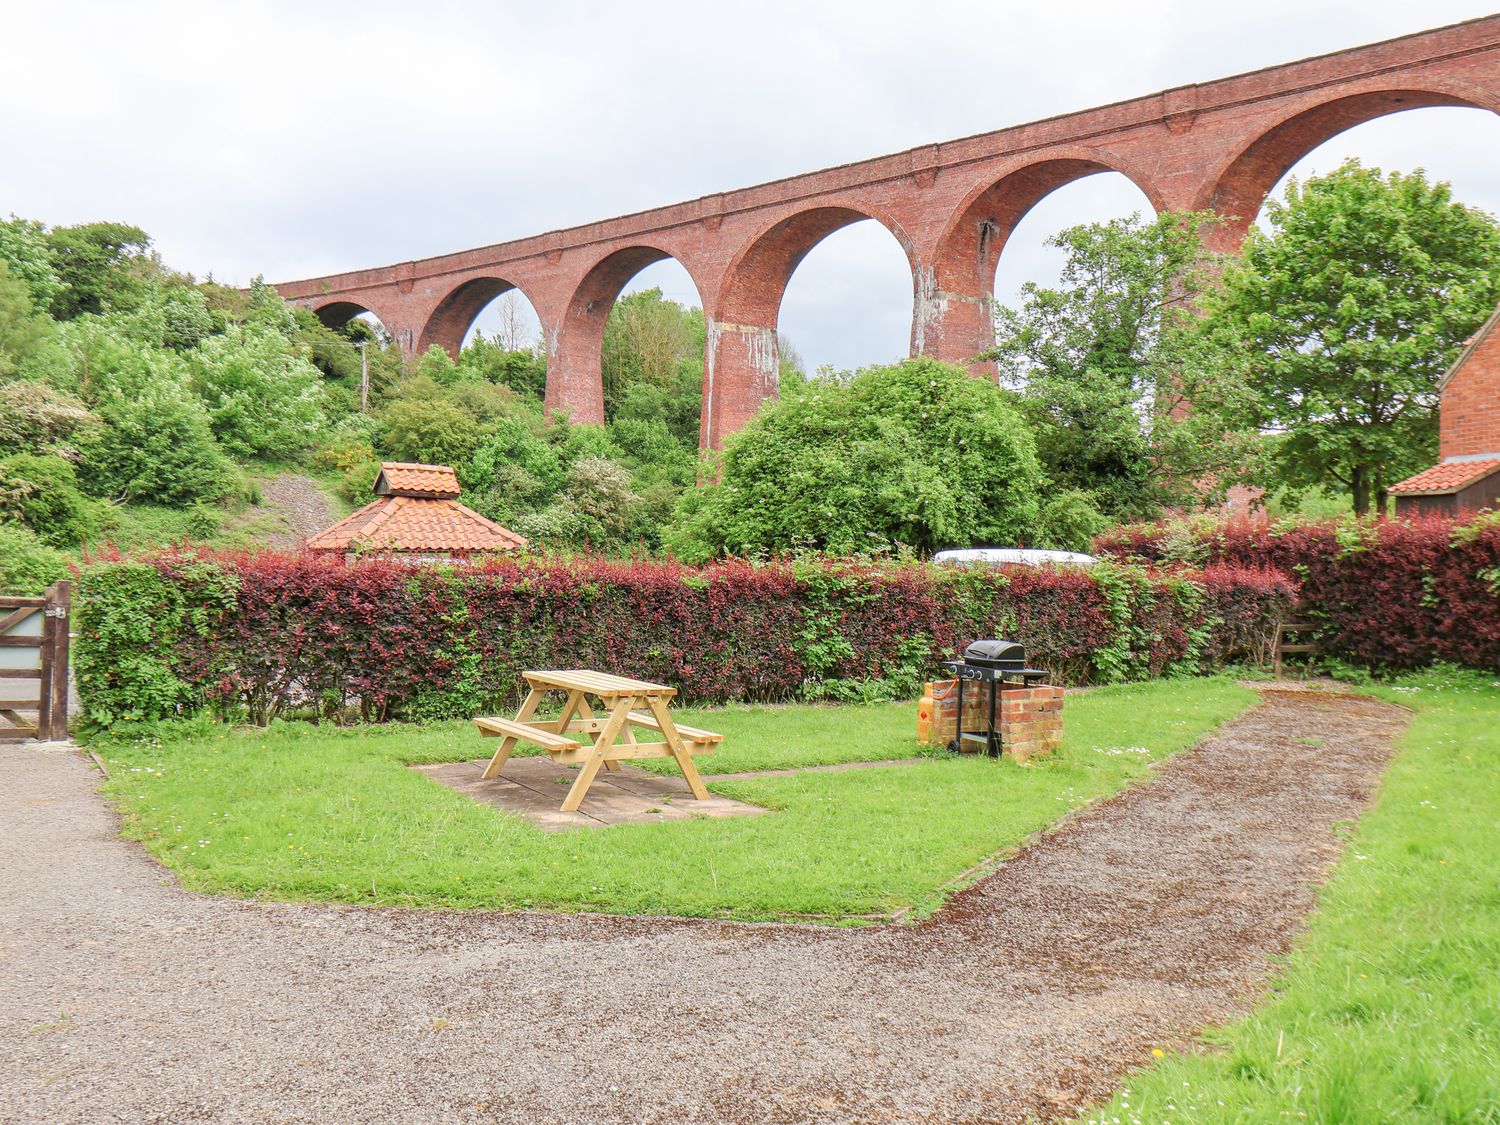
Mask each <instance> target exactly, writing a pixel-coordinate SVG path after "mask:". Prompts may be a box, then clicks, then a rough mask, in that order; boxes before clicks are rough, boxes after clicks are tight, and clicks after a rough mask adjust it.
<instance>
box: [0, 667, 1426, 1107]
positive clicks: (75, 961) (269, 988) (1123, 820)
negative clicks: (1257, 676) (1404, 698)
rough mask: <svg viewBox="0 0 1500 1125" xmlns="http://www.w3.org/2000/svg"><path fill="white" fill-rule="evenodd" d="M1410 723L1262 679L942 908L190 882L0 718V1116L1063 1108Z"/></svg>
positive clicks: (1297, 881)
mask: <svg viewBox="0 0 1500 1125" xmlns="http://www.w3.org/2000/svg"><path fill="white" fill-rule="evenodd" d="M1405 722H1406V714H1405V712H1403V711H1401V710H1399V709H1398V708H1394V707H1390V706H1387V705H1385V704H1381V703H1376V702H1372V701H1370V700H1365V699H1359V698H1355V697H1347V696H1335V695H1327V694H1292V693H1282V692H1271V693H1267V694H1266V695H1265V697H1264V700H1263V702H1262V703H1261V704H1260V705H1259V706H1257V707H1256V708H1254V709H1253V710H1251V711H1250V712H1248V713H1247V714H1246V715H1244V716H1242V717H1241V718H1240V719H1238V720H1236V721H1234V722H1231V723H1229V724H1226V725H1225V726H1224V727H1222V728H1221V729H1220V731H1219V733H1218V734H1217V735H1216V736H1214V737H1212V738H1210V739H1208V740H1207V741H1205V742H1204V743H1202V744H1201V745H1200V746H1198V747H1197V748H1196V749H1194V750H1192V751H1190V752H1188V753H1186V754H1183V755H1181V756H1179V757H1178V758H1177V759H1175V760H1174V761H1173V762H1171V763H1169V764H1168V765H1166V766H1165V767H1163V768H1162V769H1161V770H1160V772H1159V774H1158V775H1157V776H1156V777H1155V778H1154V779H1153V780H1152V781H1150V782H1149V783H1146V784H1143V785H1140V786H1138V787H1137V788H1135V789H1133V790H1131V791H1129V792H1127V793H1126V794H1124V795H1123V796H1121V797H1119V798H1117V799H1115V800H1113V801H1110V802H1106V803H1104V804H1102V805H1099V806H1097V807H1096V808H1095V809H1094V810H1092V811H1090V812H1087V813H1085V814H1083V815H1081V816H1079V817H1077V818H1076V819H1074V820H1073V821H1072V822H1071V823H1070V824H1069V825H1068V826H1067V827H1066V828H1064V829H1063V830H1062V831H1059V832H1056V833H1054V834H1052V835H1050V836H1048V837H1046V838H1044V839H1043V840H1042V841H1040V842H1039V843H1038V844H1036V845H1035V846H1033V847H1032V848H1030V849H1029V850H1028V851H1026V852H1024V853H1023V854H1022V855H1021V856H1019V857H1018V858H1016V859H1015V860H1013V861H1011V862H1010V863H1007V864H1005V865H1004V866H1003V867H1002V868H1001V869H1000V870H999V871H998V872H997V873H996V874H994V875H992V876H991V877H989V878H988V879H986V880H985V881H983V882H982V883H980V884H978V885H977V886H975V887H973V888H971V889H970V890H968V891H965V892H964V893H962V894H960V895H958V896H957V897H956V898H955V899H954V900H953V902H952V904H951V905H950V906H949V907H948V908H947V909H946V910H945V911H944V912H943V913H942V914H941V915H939V916H938V918H937V919H935V920H934V921H932V922H930V923H928V924H926V925H923V926H918V927H904V928H903V927H898V926H883V927H867V928H856V929H833V928H809V927H798V926H780V925H743V924H727V923H717V922H685V921H671V920H651V919H616V918H607V917H590V916H549V915H545V914H534V913H523V914H500V913H481V912H429V911H406V910H390V909H368V908H337V907H327V906H297V905H286V904H261V903H248V902H237V901H232V900H226V899H213V898H204V897H197V896H194V895H190V894H186V893H184V892H182V891H180V890H179V889H177V887H176V884H175V881H174V880H173V879H172V878H171V877H170V876H169V875H168V874H167V873H166V872H165V871H163V869H161V868H159V867H157V866H156V865H155V864H154V863H153V862H152V861H151V860H149V859H148V858H147V857H146V856H145V854H144V853H143V852H142V851H141V850H140V849H139V848H138V847H136V846H135V845H133V844H130V843H127V842H123V841H121V840H119V839H118V838H117V837H116V835H115V821H114V818H113V816H112V814H111V813H110V811H109V810H108V808H107V807H106V805H105V803H104V802H103V801H102V800H101V799H100V798H99V797H98V796H97V795H96V793H95V782H96V776H97V775H96V774H95V773H94V772H93V769H92V767H91V766H89V765H88V764H87V763H86V762H85V761H84V760H83V759H82V758H80V757H78V756H77V755H74V754H70V753H59V752H50V753H49V752H46V751H43V750H40V749H36V748H25V747H9V748H5V749H0V824H3V828H0V871H3V878H0V918H3V919H4V929H3V931H0V1119H3V1120H5V1121H17V1122H21V1121H25V1122H38V1121H47V1122H68V1121H129V1122H156V1121H162V1122H168V1121H169V1122H182V1121H276V1122H293V1121H297V1122H301V1121H339V1122H346V1121H415V1122H425V1121H517V1122H520V1121H525V1122H596V1121H597V1122H616V1121H671V1122H677V1123H681V1122H697V1121H754V1122H762V1121H764V1122H843V1121H862V1122H870V1121H892V1122H896V1121H899V1122H912V1121H943V1122H949V1121H1002V1122H1009V1121H1023V1120H1026V1119H1027V1117H1028V1115H1035V1116H1039V1117H1042V1118H1044V1119H1046V1118H1052V1117H1056V1116H1059V1115H1060V1116H1064V1117H1066V1116H1068V1115H1069V1114H1070V1113H1071V1112H1074V1111H1076V1110H1078V1109H1080V1108H1082V1107H1083V1106H1084V1105H1085V1104H1086V1103H1087V1102H1088V1101H1090V1100H1091V1099H1095V1098H1097V1097H1100V1096H1102V1095H1105V1094H1107V1093H1108V1092H1109V1091H1110V1089H1111V1088H1112V1087H1113V1086H1114V1084H1115V1083H1116V1082H1117V1081H1118V1079H1119V1077H1120V1075H1121V1074H1122V1073H1123V1072H1124V1071H1126V1070H1128V1069H1129V1068H1132V1067H1135V1066H1138V1065H1141V1064H1143V1063H1145V1062H1149V1061H1150V1050H1151V1048H1152V1047H1153V1046H1162V1047H1165V1048H1170V1047H1172V1046H1173V1045H1174V1044H1180V1043H1181V1042H1182V1041H1183V1040H1184V1039H1185V1038H1186V1037H1188V1036H1190V1035H1191V1034H1192V1033H1193V1032H1194V1031H1195V1030H1197V1029H1199V1028H1201V1027H1203V1026H1204V1025H1206V1024H1208V1023H1210V1022H1213V1021H1216V1020H1222V1019H1224V1018H1226V1017H1229V1016H1232V1015H1233V1014H1234V1013H1236V1012H1238V1011H1240V1010H1242V1009H1243V1008H1244V1006H1245V1005H1246V1004H1247V1003H1249V1002H1250V1001H1251V1000H1252V999H1253V997H1254V995H1255V993H1256V991H1257V990H1258V988H1259V987H1260V986H1262V985H1263V983H1264V981H1265V979H1266V976H1267V972H1268V966H1267V958H1268V955H1269V954H1272V953H1274V952H1278V951H1281V950H1284V949H1286V948H1287V946H1288V944H1289V942H1291V940H1292V939H1293V938H1294V937H1295V935H1296V933H1297V932H1298V929H1299V926H1300V924H1301V919H1302V917H1303V915H1304V914H1305V913H1306V911H1307V910H1308V909H1309V908H1310V906H1311V904H1312V899H1313V886H1314V884H1315V883H1316V882H1317V881H1318V880H1319V879H1320V878H1321V877H1322V876H1323V874H1324V873H1325V870H1326V867H1327V865H1328V864H1329V863H1330V862H1331V861H1332V860H1334V859H1335V858H1336V856H1337V854H1338V846H1337V843H1336V840H1335V836H1334V831H1333V826H1334V825H1335V824H1336V822H1339V821H1346V820H1349V819H1351V818H1353V817H1356V816H1357V815H1358V814H1359V812H1360V810H1361V809H1362V807H1363V806H1364V804H1365V803H1366V801H1367V800H1368V799H1369V797H1370V795H1371V793H1372V791H1373V788H1374V786H1375V784H1376V783H1377V781H1378V777H1379V773H1380V770H1381V767H1382V766H1383V764H1384V762H1385V760H1386V758H1387V757H1388V755H1389V754H1390V752H1391V745H1392V740H1393V738H1395V736H1397V735H1398V734H1399V733H1400V731H1401V730H1402V728H1403V727H1404V724H1405ZM1310 743H1316V745H1311V744H1310ZM934 830H935V831H940V830H941V826H940V825H934Z"/></svg>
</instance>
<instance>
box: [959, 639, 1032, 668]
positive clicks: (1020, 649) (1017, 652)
mask: <svg viewBox="0 0 1500 1125" xmlns="http://www.w3.org/2000/svg"><path fill="white" fill-rule="evenodd" d="M964 659H965V660H1005V661H1012V660H1013V661H1015V662H1016V663H1017V664H1025V663H1026V646H1025V645H1022V644H1019V643H1018V642H1016V641H1000V640H982V641H975V642H974V643H973V644H971V645H970V646H969V647H968V648H966V649H964Z"/></svg>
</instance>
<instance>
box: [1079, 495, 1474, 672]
mask: <svg viewBox="0 0 1500 1125" xmlns="http://www.w3.org/2000/svg"><path fill="white" fill-rule="evenodd" d="M1095 547H1096V550H1098V551H1100V552H1101V553H1105V554H1108V555H1111V556H1114V557H1116V558H1119V559H1130V560H1135V561H1140V562H1147V563H1160V562H1163V561H1172V560H1174V559H1183V558H1186V559H1188V560H1190V561H1204V560H1207V561H1210V562H1216V563H1223V564H1227V565H1231V566H1263V567H1271V568H1274V569H1276V570H1278V571H1280V572H1282V573H1284V574H1287V575H1290V576H1292V577H1293V578H1294V579H1295V581H1296V582H1297V585H1298V591H1299V598H1300V601H1301V604H1302V608H1301V611H1300V612H1301V613H1303V614H1305V615H1306V616H1308V617H1310V618H1311V619H1312V620H1314V621H1316V622H1318V624H1319V629H1318V632H1317V637H1318V640H1319V642H1320V643H1321V644H1322V646H1323V648H1324V650H1325V651H1326V652H1328V653H1329V654H1331V655H1334V656H1337V657H1340V658H1343V659H1346V660H1349V661H1352V662H1354V663H1358V664H1363V665H1367V666H1369V667H1373V668H1389V669H1400V668H1417V667H1422V666H1425V665H1428V664H1432V663H1434V662H1439V661H1441V662H1446V663H1450V664H1462V665H1467V666H1469V667H1471V668H1482V669H1486V670H1491V671H1500V514H1495V513H1488V514H1484V515H1480V516H1477V517H1469V518H1468V519H1461V520H1455V519H1452V518H1443V517H1427V518H1422V519H1413V520H1397V519H1383V520H1378V521H1367V522H1365V523H1353V522H1350V521H1328V522H1323V523H1304V524H1295V525H1292V524H1286V525H1278V524H1273V523H1271V522H1270V521H1268V520H1266V519H1240V520H1233V521H1229V522H1225V523H1221V524H1188V525H1184V524H1176V525H1168V524H1155V525H1142V526H1136V527H1129V528H1124V529H1122V530H1120V531H1118V532H1114V533H1111V534H1110V535H1107V536H1104V537H1102V538H1101V539H1100V540H1099V541H1098V542H1097V543H1096V544H1095Z"/></svg>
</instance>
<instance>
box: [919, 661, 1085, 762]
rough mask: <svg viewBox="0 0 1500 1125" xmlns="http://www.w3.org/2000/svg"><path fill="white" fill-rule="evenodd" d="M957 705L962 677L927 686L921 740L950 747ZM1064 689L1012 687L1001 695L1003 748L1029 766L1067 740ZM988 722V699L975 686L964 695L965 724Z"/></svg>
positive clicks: (998, 715) (999, 717) (999, 725)
mask: <svg viewBox="0 0 1500 1125" xmlns="http://www.w3.org/2000/svg"><path fill="white" fill-rule="evenodd" d="M957 706H958V681H957V680H937V681H934V682H933V683H929V684H927V685H926V688H925V690H924V691H923V693H922V699H921V702H920V703H918V705H917V741H918V742H923V743H926V744H927V745H929V746H947V745H948V741H949V739H951V738H952V737H953V731H954V718H955V711H956V709H957ZM1062 710H1063V689H1062V688H1061V687H1060V686H1058V685H1057V684H1033V685H1031V686H1030V687H1024V688H1023V687H1008V688H1006V689H1005V692H1004V694H1002V695H1001V696H1000V697H999V700H998V702H997V704H996V712H995V729H996V731H997V732H998V733H999V735H1000V742H1001V746H1002V747H1003V748H1004V752H1005V753H1006V754H1009V755H1010V756H1011V757H1012V758H1013V759H1015V761H1017V762H1019V763H1020V764H1022V765H1025V764H1026V763H1027V762H1028V761H1030V760H1031V759H1032V758H1036V757H1041V756H1042V755H1045V754H1050V753H1052V751H1054V750H1056V749H1057V748H1058V747H1059V746H1061V745H1062V730H1063V726H1062V722H1063V715H1062ZM988 722H989V699H988V697H987V694H986V693H983V692H979V691H974V692H968V693H965V696H964V729H965V730H977V729H980V728H982V727H984V726H985V725H986V724H987V723H988Z"/></svg>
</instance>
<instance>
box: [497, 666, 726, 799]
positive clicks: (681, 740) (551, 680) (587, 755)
mask: <svg viewBox="0 0 1500 1125" xmlns="http://www.w3.org/2000/svg"><path fill="white" fill-rule="evenodd" d="M522 675H523V676H524V677H525V679H526V683H527V686H528V687H529V688H530V691H528V693H527V695H526V699H525V701H524V702H523V703H522V704H521V709H520V710H519V711H518V712H516V717H515V718H514V719H506V718H498V717H494V718H480V719H475V720H474V725H475V726H476V727H478V728H479V733H480V734H481V735H485V736H488V737H492V738H498V739H500V746H499V748H498V749H496V751H495V755H494V757H493V758H491V759H490V764H489V765H488V766H486V767H485V769H484V773H483V775H482V776H484V777H496V776H498V775H499V773H500V771H501V770H502V769H504V768H505V763H506V762H507V761H508V760H509V759H510V755H511V752H512V751H513V750H515V747H516V743H517V742H531V743H534V744H536V745H537V746H540V747H541V748H542V749H543V750H545V751H546V752H547V753H548V754H549V755H550V756H551V758H552V760H553V761H554V762H558V763H561V764H562V765H580V766H582V769H580V770H579V771H578V779H577V780H576V781H574V782H573V786H572V788H571V789H569V790H568V796H567V798H566V799H565V800H564V801H563V804H562V811H563V812H577V811H578V807H579V806H580V805H581V804H583V798H584V797H585V796H586V795H587V794H588V791H589V786H590V785H592V784H593V783H594V778H595V777H597V776H598V774H599V770H600V768H601V767H602V768H604V769H609V770H614V769H619V768H620V767H619V763H620V762H622V761H626V760H629V759H632V758H672V759H673V760H675V761H676V763H677V768H678V769H680V770H681V771H682V776H683V778H684V779H685V780H686V781H687V784H688V789H689V790H691V791H692V794H693V796H694V797H696V798H697V799H698V800H700V801H705V800H707V799H708V789H707V788H706V787H705V786H704V784H703V778H702V777H700V776H699V775H698V767H697V766H695V765H694V764H693V755H695V754H707V753H711V752H712V751H713V750H714V749H715V748H716V747H717V746H718V744H719V743H720V742H722V741H723V740H724V736H723V735H721V734H715V733H714V732H713V731H708V730H699V729H698V728H696V727H687V726H679V725H678V724H677V723H675V722H673V720H672V716H671V715H669V714H668V713H667V703H668V701H669V700H671V699H672V698H674V697H675V696H676V695H677V689H676V688H672V687H667V686H666V685H665V684H653V683H648V682H647V681H645V680H633V679H631V678H630V677H628V676H615V675H611V674H610V673H608V672H594V671H590V670H589V669H587V668H572V669H566V670H560V671H558V670H552V671H538V672H523V673H522ZM549 692H565V693H566V695H567V698H566V699H565V700H564V702H563V707H562V714H561V715H560V716H558V717H557V718H556V719H534V718H532V716H533V715H535V714H536V712H537V708H538V707H540V706H541V703H542V701H543V699H545V698H546V696H547V694H548V693H549ZM589 699H596V700H598V701H599V704H600V707H601V710H602V711H603V712H604V714H603V715H599V716H596V715H595V714H594V711H593V709H592V708H591V707H590V706H589V703H588V700H589ZM637 706H641V707H643V708H644V709H643V710H636V707H637ZM637 727H640V728H643V729H645V730H650V731H654V732H656V733H657V734H658V735H660V736H661V741H659V742H640V741H638V740H637V739H636V737H635V729H636V728H637ZM586 736H591V737H592V741H586V740H585V737H586ZM622 737H623V741H620V742H616V739H619V738H622Z"/></svg>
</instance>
